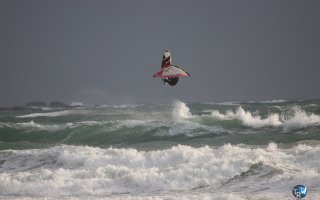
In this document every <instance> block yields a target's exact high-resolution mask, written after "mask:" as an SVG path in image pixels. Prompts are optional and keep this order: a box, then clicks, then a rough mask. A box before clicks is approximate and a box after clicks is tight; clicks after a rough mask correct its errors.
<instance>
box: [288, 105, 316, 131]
mask: <svg viewBox="0 0 320 200" xmlns="http://www.w3.org/2000/svg"><path fill="white" fill-rule="evenodd" d="M292 110H293V115H292V116H289V117H286V116H283V120H284V124H283V129H284V131H286V132H287V131H290V130H296V129H301V128H306V127H311V126H320V116H319V115H316V114H313V113H307V112H306V111H304V110H302V109H300V108H299V107H297V106H296V107H293V108H292Z"/></svg>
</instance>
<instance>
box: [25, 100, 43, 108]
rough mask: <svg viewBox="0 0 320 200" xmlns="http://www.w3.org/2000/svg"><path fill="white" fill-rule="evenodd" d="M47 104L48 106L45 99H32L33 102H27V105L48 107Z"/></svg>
mask: <svg viewBox="0 0 320 200" xmlns="http://www.w3.org/2000/svg"><path fill="white" fill-rule="evenodd" d="M46 106H47V104H46V102H43V101H32V102H28V103H26V107H46Z"/></svg>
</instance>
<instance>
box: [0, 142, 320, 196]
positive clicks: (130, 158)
mask: <svg viewBox="0 0 320 200" xmlns="http://www.w3.org/2000/svg"><path fill="white" fill-rule="evenodd" d="M319 153H320V147H319V146H315V147H312V146H308V145H297V146H294V147H292V148H291V149H279V148H278V147H277V145H276V144H274V143H270V144H269V145H268V146H267V147H265V148H262V147H261V148H248V147H241V146H234V145H230V144H227V145H224V146H222V147H219V148H212V147H209V146H204V147H200V148H194V147H190V146H184V145H178V146H173V147H171V148H169V149H165V150H155V151H138V150H136V149H113V148H108V149H100V148H94V147H77V146H56V147H52V148H49V149H40V150H19V151H0V154H1V157H2V161H1V163H2V164H1V165H0V195H4V196H8V195H9V196H10V195H27V196H36V197H37V196H49V197H50V196H55V197H57V196H69V195H72V196H91V195H94V196H105V195H114V194H143V193H145V194H148V193H153V192H170V191H171V192H173V191H175V192H176V191H192V190H197V189H202V190H204V191H207V190H211V189H213V188H214V189H215V190H216V189H217V191H223V190H226V191H228V188H233V189H235V190H237V189H236V188H238V189H240V188H248V189H247V190H249V191H244V192H248V193H250V192H254V191H259V190H261V189H263V188H267V191H272V192H277V191H278V192H283V191H287V185H294V184H295V183H296V182H297V181H298V182H299V181H300V182H303V183H305V184H307V185H308V186H309V187H313V188H314V189H316V188H318V189H320V184H319V181H318V180H319V178H320V174H319V173H318V172H319V171H320V165H319V163H318V162H317V161H315V160H314V159H312V158H313V157H314V156H317V155H318V154H319ZM252 170H254V171H255V172H254V173H253V172H252ZM266 174H267V175H266ZM249 175H250V177H251V180H255V181H257V180H258V181H257V183H258V184H255V185H250V184H251V183H250V181H248V180H246V181H241V179H246V178H247V177H248V176H249ZM237 180H239V181H237ZM248 184H249V185H250V187H248ZM265 190H266V189H265Z"/></svg>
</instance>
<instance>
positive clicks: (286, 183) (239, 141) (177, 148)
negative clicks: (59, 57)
mask: <svg viewBox="0 0 320 200" xmlns="http://www.w3.org/2000/svg"><path fill="white" fill-rule="evenodd" d="M319 155H320V101H319V100H304V101H288V100H271V101H261V102H258V101H250V102H202V103H186V102H182V101H178V100H177V101H173V102H168V103H161V104H160V103H159V104H156V103H153V104H139V105H104V106H83V105H82V104H81V105H79V106H77V107H70V108H68V109H63V108H55V109H43V108H39V109H34V108H33V109H31V110H19V111H2V112H0V199H226V200H233V199H235V200H238V199H239V200H242V199H283V200H287V199H294V197H293V195H292V188H293V187H294V186H295V185H298V184H303V185H305V186H307V188H308V195H307V197H306V198H305V199H319V198H320V181H319V180H320V156H319Z"/></svg>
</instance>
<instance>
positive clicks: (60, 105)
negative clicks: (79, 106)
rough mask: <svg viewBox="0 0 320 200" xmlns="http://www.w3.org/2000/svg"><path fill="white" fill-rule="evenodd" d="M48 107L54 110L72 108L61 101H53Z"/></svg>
mask: <svg viewBox="0 0 320 200" xmlns="http://www.w3.org/2000/svg"><path fill="white" fill-rule="evenodd" d="M48 106H49V107H54V108H69V107H70V106H69V105H67V104H65V103H62V102H60V101H53V102H51V103H50V104H49V105H48Z"/></svg>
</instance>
